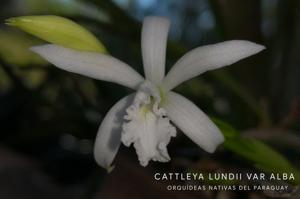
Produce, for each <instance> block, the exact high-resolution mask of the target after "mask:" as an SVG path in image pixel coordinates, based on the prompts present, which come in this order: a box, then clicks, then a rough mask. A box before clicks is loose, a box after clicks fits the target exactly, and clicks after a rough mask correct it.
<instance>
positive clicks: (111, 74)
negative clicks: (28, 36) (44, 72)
mask: <svg viewBox="0 0 300 199" xmlns="http://www.w3.org/2000/svg"><path fill="white" fill-rule="evenodd" d="M31 50H32V51H34V52H35V53H37V54H39V55H40V56H42V57H43V58H45V59H46V60H47V61H49V62H50V63H52V64H54V65H55V66H57V67H58V68H61V69H63V70H66V71H69V72H73V73H78V74H81V75H84V76H88V77H91V78H94V79H99V80H104V81H109V82H114V83H117V84H121V85H123V86H127V87H129V88H132V89H136V88H137V87H138V85H139V84H140V83H142V82H143V81H144V78H143V77H142V76H141V75H140V74H138V73H137V72H136V71H135V70H134V69H132V68H131V67H130V66H128V65H127V64H125V63H123V62H122V61H120V60H118V59H116V58H114V57H112V56H109V55H105V54H101V53H95V52H87V51H78V50H74V49H69V48H64V47H61V46H58V45H52V44H49V45H42V46H35V47H32V48H31Z"/></svg>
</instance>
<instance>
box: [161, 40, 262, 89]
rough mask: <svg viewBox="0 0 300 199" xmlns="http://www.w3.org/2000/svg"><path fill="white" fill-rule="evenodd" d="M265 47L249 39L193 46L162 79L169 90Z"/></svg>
mask: <svg viewBox="0 0 300 199" xmlns="http://www.w3.org/2000/svg"><path fill="white" fill-rule="evenodd" d="M263 49H265V47H264V46H262V45H259V44H255V43H253V42H250V41H243V40H232V41H225V42H221V43H218V44H213V45H207V46H203V47H198V48H195V49H194V50H191V51H189V52H188V53H186V54H185V55H184V56H183V57H181V58H180V59H179V60H178V61H177V62H176V63H175V65H174V66H173V67H172V68H171V70H170V72H169V73H168V74H167V76H166V77H165V79H164V81H163V87H164V88H165V89H166V90H171V89H173V88H174V87H176V86H178V85H179V84H180V83H182V82H184V81H186V80H189V79H191V78H193V77H196V76H198V75H200V74H201V73H204V72H206V71H209V70H213V69H217V68H220V67H223V66H227V65H230V64H233V63H235V62H237V61H239V60H241V59H244V58H246V57H249V56H251V55H253V54H256V53H258V52H260V51H261V50H263Z"/></svg>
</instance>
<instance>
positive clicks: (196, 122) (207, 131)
mask: <svg viewBox="0 0 300 199" xmlns="http://www.w3.org/2000/svg"><path fill="white" fill-rule="evenodd" d="M164 108H165V109H166V111H167V115H168V117H169V118H170V119H171V121H172V122H173V123H174V124H175V125H176V126H177V127H178V128H179V129H181V130H182V132H183V133H184V134H186V135H187V136H188V137H189V138H190V139H191V140H192V141H194V142H195V143H196V144H198V145H199V146H200V147H202V148H203V149H204V150H206V151H207V152H210V153H212V152H214V151H215V149H216V147H217V146H218V145H219V144H221V143H222V142H223V141H224V136H223V134H222V133H221V132H220V130H219V129H218V128H217V126H216V125H215V124H214V123H213V122H212V121H211V120H210V119H209V118H208V117H207V116H206V114H205V113H203V112H202V111H201V110H200V109H199V108H198V107H197V106H196V105H195V104H193V103H192V102H191V101H189V100H188V99H186V98H185V97H183V96H181V95H179V94H176V93H174V92H169V93H168V95H167V103H166V104H165V107H164Z"/></svg>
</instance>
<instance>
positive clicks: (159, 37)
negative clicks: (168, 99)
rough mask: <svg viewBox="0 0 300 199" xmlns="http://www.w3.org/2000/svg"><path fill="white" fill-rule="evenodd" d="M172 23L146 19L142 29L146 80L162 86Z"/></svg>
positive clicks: (158, 19)
mask: <svg viewBox="0 0 300 199" xmlns="http://www.w3.org/2000/svg"><path fill="white" fill-rule="evenodd" d="M169 27H170V22H169V20H168V19H166V18H162V17H146V18H145V20H144V23H143V29H142V55H143V64H144V71H145V76H146V79H148V80H150V81H151V82H153V83H154V84H160V83H161V81H162V79H163V77H164V75H165V59H166V45H167V37H168V31H169Z"/></svg>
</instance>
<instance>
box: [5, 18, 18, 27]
mask: <svg viewBox="0 0 300 199" xmlns="http://www.w3.org/2000/svg"><path fill="white" fill-rule="evenodd" d="M4 23H5V24H6V25H8V26H14V25H15V23H16V18H8V19H5V22H4Z"/></svg>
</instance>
